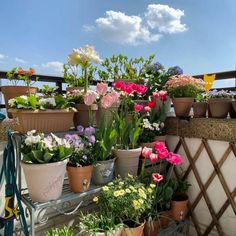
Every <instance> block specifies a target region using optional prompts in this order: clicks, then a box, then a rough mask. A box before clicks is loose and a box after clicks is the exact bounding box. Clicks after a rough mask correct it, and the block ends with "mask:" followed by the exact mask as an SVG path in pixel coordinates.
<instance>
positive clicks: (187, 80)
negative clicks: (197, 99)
mask: <svg viewBox="0 0 236 236" xmlns="http://www.w3.org/2000/svg"><path fill="white" fill-rule="evenodd" d="M189 84H192V85H195V86H196V87H199V88H203V86H204V81H203V80H202V79H196V78H194V77H192V76H190V75H175V76H172V77H171V79H170V80H169V81H167V82H166V88H167V90H168V89H172V88H177V87H184V86H186V85H189Z"/></svg>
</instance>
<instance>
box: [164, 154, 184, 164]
mask: <svg viewBox="0 0 236 236" xmlns="http://www.w3.org/2000/svg"><path fill="white" fill-rule="evenodd" d="M166 160H167V161H168V162H170V163H171V164H172V165H176V166H178V165H181V164H182V163H183V158H182V157H181V156H180V155H179V154H175V153H173V152H169V157H168V158H167V159H166Z"/></svg>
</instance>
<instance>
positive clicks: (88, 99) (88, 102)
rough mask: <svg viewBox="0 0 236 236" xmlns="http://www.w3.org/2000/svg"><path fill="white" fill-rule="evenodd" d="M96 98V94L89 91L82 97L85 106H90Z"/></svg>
mask: <svg viewBox="0 0 236 236" xmlns="http://www.w3.org/2000/svg"><path fill="white" fill-rule="evenodd" d="M96 98H97V93H96V92H94V91H92V90H89V91H88V92H87V93H86V94H85V95H84V104H85V105H87V106H91V105H92V104H93V103H94V102H95V101H96Z"/></svg>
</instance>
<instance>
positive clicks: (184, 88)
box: [165, 75, 204, 117]
mask: <svg viewBox="0 0 236 236" xmlns="http://www.w3.org/2000/svg"><path fill="white" fill-rule="evenodd" d="M203 84H204V82H203V80H201V79H196V78H193V77H192V76H189V75H176V76H172V77H171V79H170V80H168V81H167V83H166V85H165V87H166V90H167V92H168V94H169V96H170V97H171V98H172V102H173V105H174V109H175V114H176V116H177V117H181V116H188V115H189V112H190V109H191V107H192V105H193V102H194V98H196V96H197V95H198V94H199V93H201V92H203V91H204V86H203Z"/></svg>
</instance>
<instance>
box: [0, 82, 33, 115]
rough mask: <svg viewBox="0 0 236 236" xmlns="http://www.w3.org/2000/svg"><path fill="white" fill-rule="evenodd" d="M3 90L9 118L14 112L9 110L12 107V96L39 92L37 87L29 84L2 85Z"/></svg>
mask: <svg viewBox="0 0 236 236" xmlns="http://www.w3.org/2000/svg"><path fill="white" fill-rule="evenodd" d="M1 91H2V93H3V95H4V101H5V105H6V109H7V115H8V117H9V118H13V116H12V114H11V113H10V112H9V111H8V109H10V106H9V105H8V101H9V100H10V99H11V98H15V97H19V96H22V95H28V94H35V93H37V88H35V87H28V86H1Z"/></svg>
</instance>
